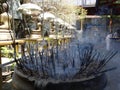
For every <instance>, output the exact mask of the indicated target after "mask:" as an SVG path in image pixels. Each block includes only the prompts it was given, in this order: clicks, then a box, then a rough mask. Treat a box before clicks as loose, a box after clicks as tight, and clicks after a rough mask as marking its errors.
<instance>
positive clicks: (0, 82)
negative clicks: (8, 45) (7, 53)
mask: <svg viewBox="0 0 120 90" xmlns="http://www.w3.org/2000/svg"><path fill="white" fill-rule="evenodd" d="M1 64H2V61H1V47H0V65H1ZM0 90H2V67H0Z"/></svg>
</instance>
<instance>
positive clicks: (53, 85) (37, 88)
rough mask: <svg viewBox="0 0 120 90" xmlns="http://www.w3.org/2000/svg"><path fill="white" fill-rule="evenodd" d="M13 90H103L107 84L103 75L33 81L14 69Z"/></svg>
mask: <svg viewBox="0 0 120 90" xmlns="http://www.w3.org/2000/svg"><path fill="white" fill-rule="evenodd" d="M12 79H13V81H12V85H13V89H14V90H103V89H104V87H105V86H106V83H107V78H106V75H105V73H102V74H99V75H96V76H89V77H86V78H82V79H72V80H65V81H62V80H53V79H40V80H39V79H38V80H36V79H34V78H33V77H29V76H27V75H25V74H24V73H22V72H20V71H19V70H18V69H17V68H15V72H14V74H13V78H12Z"/></svg>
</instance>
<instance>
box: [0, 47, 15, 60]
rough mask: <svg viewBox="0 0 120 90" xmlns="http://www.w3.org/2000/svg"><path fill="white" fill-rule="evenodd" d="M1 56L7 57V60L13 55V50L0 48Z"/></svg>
mask: <svg viewBox="0 0 120 90" xmlns="http://www.w3.org/2000/svg"><path fill="white" fill-rule="evenodd" d="M1 53H2V54H1V56H2V57H7V58H12V57H13V54H14V50H13V49H10V48H9V47H7V46H5V47H1Z"/></svg>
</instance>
